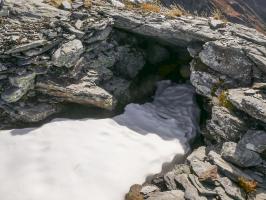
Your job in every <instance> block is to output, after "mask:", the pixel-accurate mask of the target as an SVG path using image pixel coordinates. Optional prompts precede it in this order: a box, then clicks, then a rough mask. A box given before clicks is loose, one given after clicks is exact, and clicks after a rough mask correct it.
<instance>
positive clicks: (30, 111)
mask: <svg viewBox="0 0 266 200" xmlns="http://www.w3.org/2000/svg"><path fill="white" fill-rule="evenodd" d="M5 110H6V112H7V113H8V114H9V115H10V116H11V117H13V118H14V119H16V120H19V121H22V122H26V123H34V122H39V121H42V120H44V119H46V118H47V117H49V116H51V115H53V114H55V113H57V112H59V111H60V108H59V107H58V106H56V105H54V104H46V103H40V104H36V105H26V106H23V107H21V106H13V107H12V109H10V108H9V109H5Z"/></svg>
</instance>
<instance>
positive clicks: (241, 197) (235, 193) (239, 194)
mask: <svg viewBox="0 0 266 200" xmlns="http://www.w3.org/2000/svg"><path fill="white" fill-rule="evenodd" d="M218 181H219V183H221V185H222V186H223V188H224V190H225V192H226V193H227V194H228V195H229V196H230V197H232V198H234V199H236V200H245V193H244V191H243V190H242V189H240V188H239V187H238V186H237V185H236V184H234V183H233V182H232V181H231V180H230V179H229V178H227V177H221V178H219V180H218Z"/></svg>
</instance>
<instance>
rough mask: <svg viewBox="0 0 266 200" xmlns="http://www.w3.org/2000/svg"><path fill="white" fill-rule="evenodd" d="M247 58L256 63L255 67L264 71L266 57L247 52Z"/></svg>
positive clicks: (265, 69)
mask: <svg viewBox="0 0 266 200" xmlns="http://www.w3.org/2000/svg"><path fill="white" fill-rule="evenodd" d="M248 56H249V58H250V59H251V60H252V61H253V62H254V63H256V65H257V67H258V68H259V69H260V70H261V71H263V72H264V73H266V58H265V56H264V55H257V54H254V53H251V52H250V53H248Z"/></svg>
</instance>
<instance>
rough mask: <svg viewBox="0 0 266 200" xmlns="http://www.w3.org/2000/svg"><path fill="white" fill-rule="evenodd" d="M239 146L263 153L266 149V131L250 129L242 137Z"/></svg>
mask: <svg viewBox="0 0 266 200" xmlns="http://www.w3.org/2000/svg"><path fill="white" fill-rule="evenodd" d="M238 146H242V147H244V148H246V149H249V150H251V151H255V152H258V153H263V152H264V151H265V150H266V132H265V131H262V130H261V131H260V130H249V131H248V132H247V133H246V134H245V135H244V136H243V137H242V138H241V140H240V141H239V143H238Z"/></svg>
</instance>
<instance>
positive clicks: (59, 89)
mask: <svg viewBox="0 0 266 200" xmlns="http://www.w3.org/2000/svg"><path fill="white" fill-rule="evenodd" d="M36 90H38V91H40V92H42V93H43V94H48V95H51V96H55V97H58V98H61V99H62V100H64V101H68V102H74V103H79V104H84V105H92V106H96V107H100V108H104V109H108V110H112V109H114V107H115V105H116V99H115V98H114V97H113V96H112V95H111V94H109V93H108V92H107V91H105V90H104V89H102V88H100V87H98V86H90V85H87V83H85V82H83V83H82V82H81V83H77V84H64V83H61V84H58V83H56V82H53V81H39V82H37V83H36Z"/></svg>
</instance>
